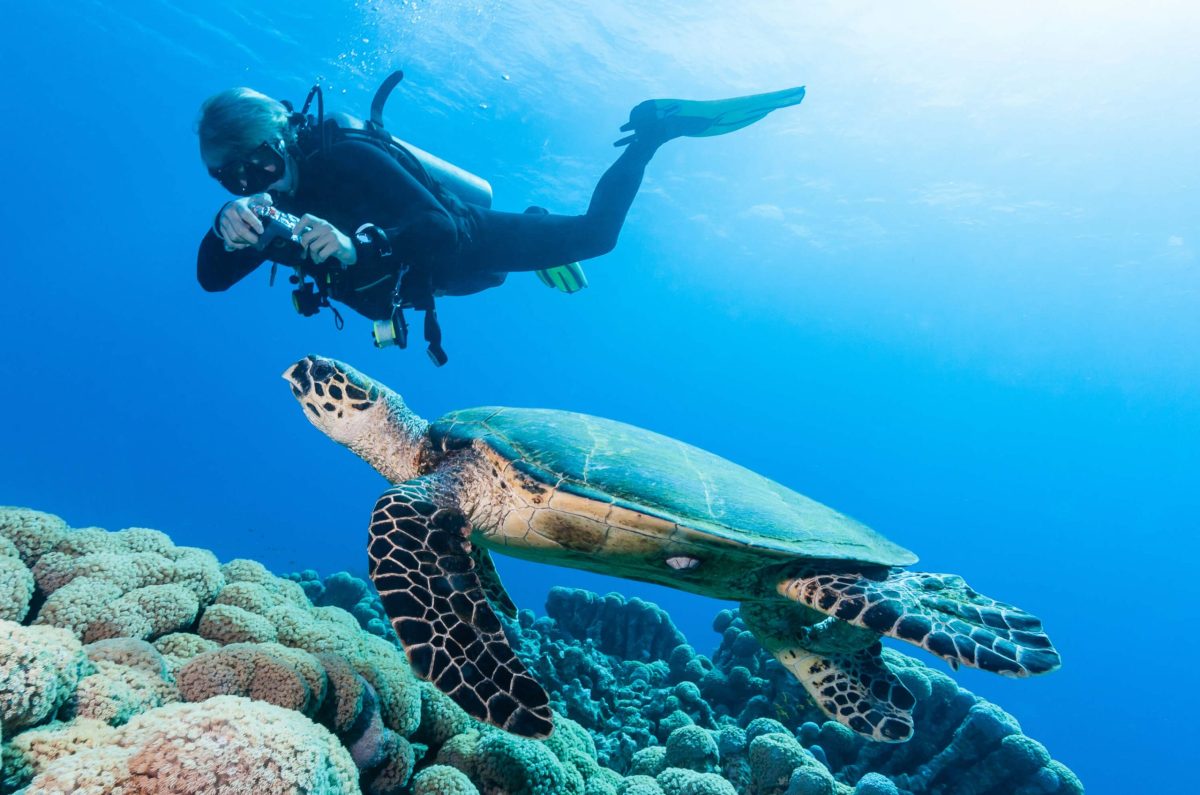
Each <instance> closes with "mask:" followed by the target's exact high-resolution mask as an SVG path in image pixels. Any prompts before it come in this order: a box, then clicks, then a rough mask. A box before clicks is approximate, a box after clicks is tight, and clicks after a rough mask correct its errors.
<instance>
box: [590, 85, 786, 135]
mask: <svg viewBox="0 0 1200 795" xmlns="http://www.w3.org/2000/svg"><path fill="white" fill-rule="evenodd" d="M802 99H804V86H799V87H797V88H787V89H784V90H783V91H772V92H771V93H769V94H752V95H750V96H747V97H732V98H730V99H714V100H689V99H648V100H646V101H645V102H643V103H641V104H640V105H638V106H637V107H635V108H634V109H633V110H631V111H630V112H629V122H628V123H627V124H625V125H623V126H622V127H621V132H632V133H633V135H629V136H626V137H624V138H622V139H621V140H619V141H617V142H616V143H614V144H613V146H624V145H626V144H629V143H632V142H634V141H636V140H646V141H648V142H650V143H654V144H661V143H664V142H666V141H669V140H671V139H672V138H678V137H679V136H681V135H686V136H688V137H692V138H702V137H705V136H709V135H724V134H725V133H728V132H733V131H734V130H740V129H742V128H743V127H748V126H749V125H751V124H753V123H754V122H756V121H758V120H759V119H761V118H762V117H763V116H766V115H767V114H768V113H770V112H771V111H773V110H775V109H776V108H786V107H788V106H789V105H799V104H800V101H801V100H802Z"/></svg>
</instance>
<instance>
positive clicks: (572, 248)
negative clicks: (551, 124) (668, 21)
mask: <svg viewBox="0 0 1200 795" xmlns="http://www.w3.org/2000/svg"><path fill="white" fill-rule="evenodd" d="M402 77H403V75H402V74H401V73H400V72H396V73H395V74H393V75H392V76H391V77H389V78H388V80H386V81H385V82H384V84H383V85H382V86H381V87H380V89H379V92H378V93H377V94H376V96H375V101H374V102H373V103H372V106H371V117H370V120H369V121H366V122H364V121H361V120H359V119H356V118H354V117H352V116H349V115H347V114H344V113H337V114H330V115H329V116H328V117H327V116H326V114H325V111H324V100H323V97H322V95H321V93H320V88H319V86H318V87H314V88H313V90H312V91H311V92H310V93H309V95H308V98H307V99H306V101H305V103H304V106H303V108H302V109H301V110H300V111H299V112H294V111H293V107H292V106H291V104H290V103H287V102H280V101H277V100H275V99H272V98H270V97H267V96H265V95H263V94H260V93H259V92H257V91H254V90H252V89H249V88H232V89H228V90H226V91H222V92H220V93H218V94H215V95H214V96H212V97H209V98H208V99H207V100H206V101H205V102H204V104H203V105H202V107H201V109H200V118H199V121H198V123H197V133H198V135H199V138H200V156H201V159H202V160H203V161H204V164H205V165H206V166H207V168H208V173H209V174H210V175H211V176H212V177H213V178H215V179H216V180H217V181H218V182H219V183H220V184H221V185H222V186H223V187H224V188H226V189H227V190H229V191H230V192H231V193H234V194H236V195H237V196H240V197H241V198H238V199H235V200H232V201H229V202H227V203H226V204H225V205H224V206H222V207H221V209H220V211H219V212H218V213H217V216H216V218H215V219H214V221H213V224H212V226H211V228H210V229H209V231H208V233H207V234H206V235H205V236H204V239H203V240H202V241H201V243H200V250H199V254H198V257H197V277H198V279H199V281H200V285H201V286H202V287H203V288H204V289H205V290H207V291H221V290H226V289H228V288H229V287H231V286H232V285H234V284H235V283H237V282H238V281H240V280H241V279H243V278H245V277H246V276H247V275H248V274H249V273H250V272H252V271H254V270H255V269H256V268H258V267H259V266H260V265H261V264H262V263H263V262H265V261H267V260H270V261H272V262H273V263H279V264H283V265H285V266H289V267H292V268H294V269H295V273H294V274H293V275H292V276H291V277H290V280H291V282H292V283H293V284H294V285H297V287H296V289H294V290H293V292H292V296H293V304H294V306H295V308H296V310H297V311H298V312H300V313H301V314H303V315H306V316H307V315H313V314H316V313H317V311H318V310H319V309H320V308H321V307H328V308H330V309H331V310H333V313H334V317H335V322H336V323H337V325H338V327H339V328H341V325H342V323H341V316H340V314H338V312H337V309H336V307H334V306H333V305H332V304H331V303H330V300H333V301H337V302H340V303H342V304H344V305H345V306H348V307H350V308H351V309H354V310H355V311H357V312H359V313H360V314H362V315H364V316H366V317H367V318H369V319H371V320H373V321H376V322H375V326H374V336H375V344H376V345H377V346H379V347H384V346H386V345H389V344H395V345H398V346H399V347H405V345H406V344H407V337H408V326H407V323H406V321H405V318H404V313H403V310H404V309H405V308H413V309H417V310H421V311H424V312H425V322H424V332H425V339H426V341H427V343H428V344H429V347H428V352H429V355H430V358H431V359H433V361H434V363H435V364H437V365H439V366H440V365H441V364H444V363H445V361H446V354H445V351H444V350H442V347H441V329H440V327H439V325H438V322H437V314H436V311H435V306H434V299H435V297H437V296H442V295H450V296H455V295H467V294H470V293H475V292H479V291H481V290H484V289H487V288H490V287H495V286H498V285H499V284H500V283H502V282H503V281H504V279H505V277H506V276H507V274H508V273H512V272H516V271H537V272H538V275H539V276H540V277H541V278H542V280H543V281H544V282H546V283H547V284H549V285H551V286H554V287H557V288H559V289H561V290H563V291H564V292H574V291H575V290H577V289H579V288H581V287H583V286H586V279H585V278H584V275H583V271H582V269H581V268H580V267H579V265H578V261H579V260H584V259H590V258H592V257H598V256H600V255H602V254H606V253H608V252H609V251H611V250H612V249H613V247H614V246H615V245H616V242H617V236H618V233H619V232H620V230H621V226H622V224H623V223H624V221H625V216H626V213H627V212H628V211H629V207H630V205H631V204H632V202H633V198H634V196H635V195H636V194H637V191H638V188H639V187H640V185H641V182H642V176H643V174H644V172H645V168H646V165H647V164H648V163H649V162H650V159H651V158H652V157H653V156H654V153H655V152H656V151H657V150H658V148H659V147H660V146H661V145H662V144H664V143H666V142H667V141H669V140H671V139H673V138H677V137H680V136H693V137H700V136H711V135H721V134H723V133H726V132H731V131H733V130H736V129H740V128H741V127H745V126H747V125H749V124H752V123H753V122H755V121H757V120H759V119H761V118H762V117H763V116H766V115H767V114H768V113H770V112H771V111H772V110H774V109H776V108H781V107H786V106H789V105H795V104H797V103H799V102H800V101H801V100H802V99H803V97H804V89H803V88H795V89H789V90H786V91H779V92H774V93H771V94H759V95H755V96H750V97H738V98H735V99H729V100H718V101H708V102H699V101H683V100H648V101H646V102H643V103H641V104H640V105H638V106H637V107H635V108H634V109H633V111H632V112H631V113H630V118H629V122H628V123H627V124H625V125H624V126H623V127H621V130H622V131H623V132H628V133H630V135H628V136H627V137H625V138H623V139H621V140H620V141H617V142H616V144H615V145H616V146H624V147H625V149H624V151H623V152H622V153H621V155H620V157H618V158H617V160H616V162H615V163H614V164H613V165H612V166H611V167H609V169H608V170H607V171H606V172H605V173H604V175H603V176H602V177H601V178H600V181H599V182H598V183H597V185H596V187H595V190H594V192H593V194H592V198H591V203H590V204H589V205H588V209H587V212H586V213H584V214H583V215H557V214H551V213H548V212H547V211H545V210H543V209H541V208H537V207H531V208H529V209H528V210H526V211H525V212H524V213H512V212H500V211H497V210H492V209H490V205H491V187H490V186H489V185H488V184H487V183H486V182H485V181H484V180H482V179H480V178H478V177H476V176H474V175H472V174H469V173H467V172H465V171H463V170H462V169H459V168H457V167H456V166H454V165H452V164H450V163H447V162H445V161H443V160H441V159H439V158H437V157H434V156H433V155H430V154H428V153H426V152H424V151H422V150H420V149H418V148H417V147H414V146H412V145H410V144H407V143H405V142H404V141H401V140H400V139H398V138H396V137H394V136H392V135H391V134H390V133H388V132H387V131H386V130H385V129H384V128H383V123H382V115H383V106H384V104H385V102H386V100H387V97H388V95H389V94H390V93H391V90H392V89H393V88H394V87H395V85H396V84H397V83H399V82H400V80H401V79H402ZM314 95H315V97H316V99H317V114H316V116H315V117H314V116H312V115H308V110H309V107H310V106H311V104H312V100H313V98H314ZM274 275H275V266H274V265H273V266H272V273H271V278H272V283H274Z"/></svg>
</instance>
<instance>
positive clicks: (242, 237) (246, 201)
mask: <svg viewBox="0 0 1200 795" xmlns="http://www.w3.org/2000/svg"><path fill="white" fill-rule="evenodd" d="M252 204H265V205H268V206H270V204H271V194H269V193H258V194H255V195H254V196H243V197H242V198H240V199H234V200H233V201H231V202H227V203H226V204H225V206H224V207H222V208H221V212H220V213H218V214H217V223H216V230H215V231H216V233H217V236H218V237H220V238H221V240H223V241H225V248H226V250H228V251H238V250H239V249H243V248H247V247H249V246H253V245H254V244H255V243H257V242H258V236H259V235H261V234H262V233H263V225H262V221H261V220H260V219H259V217H258V216H257V215H255V214H254V211H253V210H251V209H250V205H252Z"/></svg>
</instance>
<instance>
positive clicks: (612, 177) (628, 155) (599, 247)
mask: <svg viewBox="0 0 1200 795" xmlns="http://www.w3.org/2000/svg"><path fill="white" fill-rule="evenodd" d="M655 149H657V147H656V146H653V145H650V144H637V143H635V144H633V145H631V146H629V147H628V148H627V149H626V150H625V151H624V152H622V153H621V156H620V157H619V158H617V161H616V162H615V163H613V164H612V165H611V166H609V168H608V170H607V171H605V172H604V175H603V176H602V177H600V181H599V182H597V183H596V189H595V190H594V191H593V192H592V200H591V203H590V204H589V205H588V210H587V213H586V214H584V215H554V214H545V215H543V214H538V213H505V212H498V211H495V210H478V211H477V217H478V219H479V223H478V231H477V234H476V240H475V241H474V245H473V246H472V247H471V249H472V250H470V251H468V252H465V253H464V256H463V257H462V259H461V263H462V265H463V266H464V267H466V268H468V269H470V270H481V271H505V272H513V271H535V270H542V269H544V268H553V267H556V266H558V265H566V264H567V263H570V262H577V261H579V260H583V259H591V258H592V257H599V256H600V255H602V254H607V253H608V252H610V251H612V250H613V247H614V246H616V244H617V236H618V235H619V234H620V232H621V226H622V225H624V223H625V216H626V215H627V214H628V212H629V207H630V205H632V204H633V198H634V196H636V195H637V192H638V188H639V187H641V184H642V177H643V175H644V174H645V172H646V164H647V163H649V162H650V158H651V157H653V156H654V152H655Z"/></svg>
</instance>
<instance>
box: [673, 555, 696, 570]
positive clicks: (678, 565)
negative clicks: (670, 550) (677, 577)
mask: <svg viewBox="0 0 1200 795" xmlns="http://www.w3.org/2000/svg"><path fill="white" fill-rule="evenodd" d="M667 565H668V566H670V567H671V568H673V569H675V570H676V571H691V570H692V569H694V568H696V567H697V566H699V565H700V558H691V557H688V556H687V555H676V556H674V557H670V558H667Z"/></svg>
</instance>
